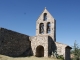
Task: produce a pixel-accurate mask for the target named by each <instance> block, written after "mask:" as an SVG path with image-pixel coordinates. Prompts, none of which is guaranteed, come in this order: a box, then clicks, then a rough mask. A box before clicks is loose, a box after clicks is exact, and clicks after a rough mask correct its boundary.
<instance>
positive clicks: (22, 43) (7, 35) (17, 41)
mask: <svg viewBox="0 0 80 60" xmlns="http://www.w3.org/2000/svg"><path fill="white" fill-rule="evenodd" d="M30 50H31V43H30V41H29V36H28V35H24V34H20V33H17V32H14V31H11V30H7V29H4V28H0V54H3V55H7V56H20V55H26V56H27V55H30Z"/></svg>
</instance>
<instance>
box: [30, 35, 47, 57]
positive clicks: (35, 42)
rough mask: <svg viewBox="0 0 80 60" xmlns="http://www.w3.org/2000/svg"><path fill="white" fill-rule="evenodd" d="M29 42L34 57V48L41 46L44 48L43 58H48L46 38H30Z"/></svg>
mask: <svg viewBox="0 0 80 60" xmlns="http://www.w3.org/2000/svg"><path fill="white" fill-rule="evenodd" d="M30 40H31V47H32V51H33V55H34V56H35V55H36V48H37V47H38V46H40V45H41V46H43V47H44V57H48V36H35V37H30Z"/></svg>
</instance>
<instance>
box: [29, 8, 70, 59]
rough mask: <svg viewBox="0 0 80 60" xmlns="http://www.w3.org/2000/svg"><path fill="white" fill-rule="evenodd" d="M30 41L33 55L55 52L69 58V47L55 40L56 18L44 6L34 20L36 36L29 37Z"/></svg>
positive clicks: (48, 54) (45, 55)
mask: <svg viewBox="0 0 80 60" xmlns="http://www.w3.org/2000/svg"><path fill="white" fill-rule="evenodd" d="M30 41H31V47H32V51H33V55H34V56H38V57H41V56H44V57H50V56H51V55H52V54H54V53H55V52H56V54H58V55H62V56H64V58H65V59H66V60H70V49H71V47H70V46H68V45H66V44H62V43H59V42H56V20H55V19H54V18H53V17H52V15H51V14H50V13H49V12H48V10H47V9H46V8H45V9H44V11H43V12H42V14H41V15H40V16H39V18H38V20H37V21H36V36H33V37H30Z"/></svg>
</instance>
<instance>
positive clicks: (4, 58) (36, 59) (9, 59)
mask: <svg viewBox="0 0 80 60" xmlns="http://www.w3.org/2000/svg"><path fill="white" fill-rule="evenodd" d="M0 60H59V59H54V58H44V57H40V58H39V57H34V56H32V57H15V58H14V57H8V56H3V55H0Z"/></svg>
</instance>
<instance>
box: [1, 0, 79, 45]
mask: <svg viewBox="0 0 80 60" xmlns="http://www.w3.org/2000/svg"><path fill="white" fill-rule="evenodd" d="M44 7H47V10H48V11H49V12H50V13H51V15H52V16H53V17H54V18H55V19H56V39H57V42H61V43H64V44H68V45H70V46H72V45H73V43H74V41H75V40H76V41H77V43H78V44H80V0H0V27H3V28H7V29H10V30H13V31H17V32H20V33H23V34H26V35H30V36H35V35H36V20H37V19H38V17H39V16H40V14H41V13H42V11H43V10H44Z"/></svg>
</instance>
